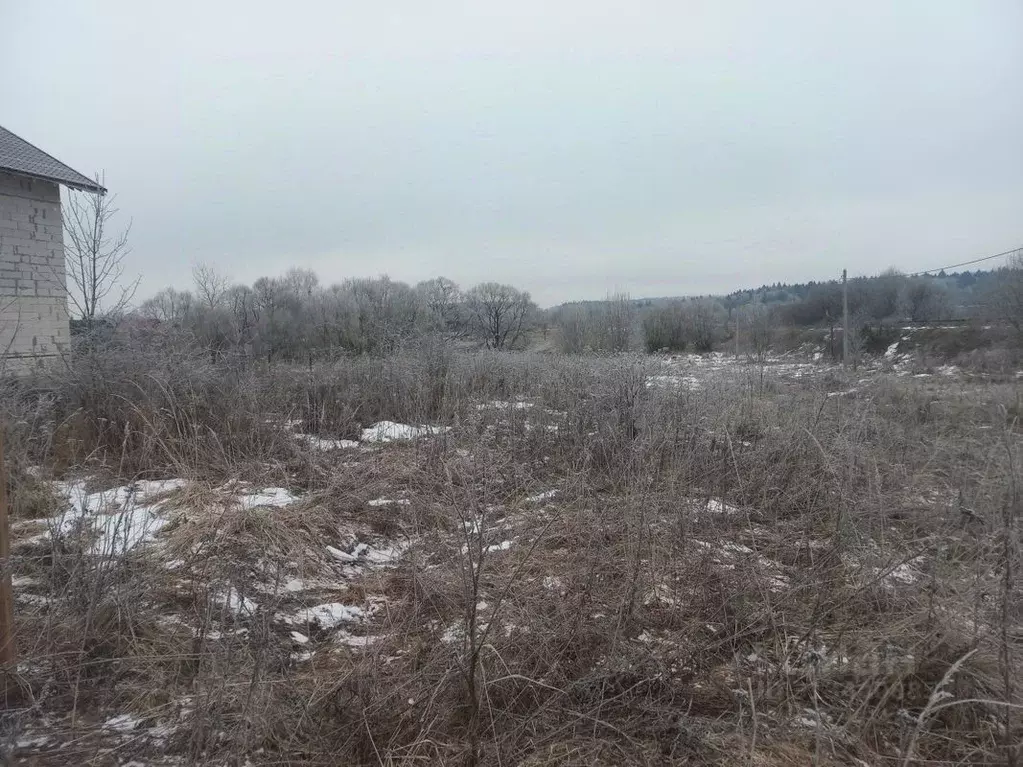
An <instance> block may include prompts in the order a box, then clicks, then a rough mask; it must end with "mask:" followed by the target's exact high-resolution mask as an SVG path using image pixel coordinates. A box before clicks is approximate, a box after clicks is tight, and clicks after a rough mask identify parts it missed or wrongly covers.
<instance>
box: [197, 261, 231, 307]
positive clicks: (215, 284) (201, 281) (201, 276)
mask: <svg viewBox="0 0 1023 767" xmlns="http://www.w3.org/2000/svg"><path fill="white" fill-rule="evenodd" d="M192 282H193V283H195V295H196V297H197V298H198V299H199V301H200V302H201V303H202V304H203V305H204V306H205V307H206V308H207V309H216V308H217V307H218V306H220V304H221V302H222V301H223V300H224V297H225V296H226V295H227V289H228V287H229V286H230V284H231V281H230V280H229V279H228V278H227V277H225V276H224V275H222V274H220V273H219V272H217V271H216V270H215V269H214V268H213V267H212V266H210V265H209V264H204V263H198V264H196V265H195V266H193V267H192Z"/></svg>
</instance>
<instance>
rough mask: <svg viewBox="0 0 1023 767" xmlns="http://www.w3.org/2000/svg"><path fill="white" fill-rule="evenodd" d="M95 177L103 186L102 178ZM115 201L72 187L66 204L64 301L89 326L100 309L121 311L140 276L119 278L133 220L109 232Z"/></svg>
mask: <svg viewBox="0 0 1023 767" xmlns="http://www.w3.org/2000/svg"><path fill="white" fill-rule="evenodd" d="M96 182H97V184H99V185H101V186H102V182H103V179H102V177H101V176H97V177H96ZM114 200H115V198H114V197H113V196H110V197H107V196H106V195H104V194H101V193H94V192H70V193H69V196H68V203H67V205H66V206H65V207H64V251H65V254H66V260H67V278H68V291H67V292H68V300H69V301H70V302H71V304H72V306H73V307H74V310H75V312H76V313H77V314H78V315H79V316H80V317H81V318H82V319H83V320H84V321H85V323H86V324H87V325H88V326H89V327H92V325H93V323H94V322H95V319H96V315H97V314H99V313H100V312H101V311H105V312H112V313H116V312H120V311H123V310H124V309H125V308H126V307H127V305H128V304H129V303H130V302H131V299H132V297H133V296H134V295H135V290H136V289H137V288H138V284H139V279H138V278H136V279H135V280H133V281H131V282H128V283H123V282H122V277H123V276H124V259H125V258H126V257H127V256H128V254H129V253H130V252H131V248H130V247H129V246H128V234H129V232H130V231H131V221H129V222H128V225H127V226H126V227H125V228H124V230H123V231H121V232H120V233H117V234H111V232H110V224H111V220H112V219H113V218H114V216H116V215H117V212H118V211H117V208H115V207H114Z"/></svg>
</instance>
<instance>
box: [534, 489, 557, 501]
mask: <svg viewBox="0 0 1023 767" xmlns="http://www.w3.org/2000/svg"><path fill="white" fill-rule="evenodd" d="M557 495H558V491H557V490H546V491H544V492H542V493H537V494H536V495H530V496H528V497H527V498H526V501H527V502H528V503H543V502H544V501H549V500H551V499H552V498H555V497H557Z"/></svg>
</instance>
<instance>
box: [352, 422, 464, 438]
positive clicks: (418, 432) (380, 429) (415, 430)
mask: <svg viewBox="0 0 1023 767" xmlns="http://www.w3.org/2000/svg"><path fill="white" fill-rule="evenodd" d="M448 431H451V427H450V426H411V425H409V424H406V423H395V422H394V421H379V422H377V423H375V424H373V425H372V426H370V427H369V428H367V429H363V430H362V437H361V438H360V439H361V441H363V442H399V441H409V440H414V439H419V438H420V437H428V436H432V435H435V434H443V433H444V432H448Z"/></svg>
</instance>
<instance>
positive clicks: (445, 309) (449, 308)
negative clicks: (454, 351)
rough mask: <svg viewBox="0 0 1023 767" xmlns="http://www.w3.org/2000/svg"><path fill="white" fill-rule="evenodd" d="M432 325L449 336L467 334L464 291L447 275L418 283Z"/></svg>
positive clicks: (418, 289) (418, 291)
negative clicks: (463, 299)
mask: <svg viewBox="0 0 1023 767" xmlns="http://www.w3.org/2000/svg"><path fill="white" fill-rule="evenodd" d="M416 293H418V294H419V296H420V298H421V299H422V302H423V306H424V308H425V310H426V312H427V316H428V317H429V319H430V322H431V324H432V325H434V326H435V328H436V329H437V330H439V331H440V332H441V333H443V334H444V335H446V336H448V337H449V338H459V337H461V336H464V335H465V332H466V323H465V312H464V311H463V309H464V305H463V301H462V292H461V291H460V290H459V289H458V285H456V284H455V283H454V282H453V281H452V280H449V279H448V278H447V277H435V278H433V279H432V280H425V281H424V282H420V283H419V284H418V285H416Z"/></svg>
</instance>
